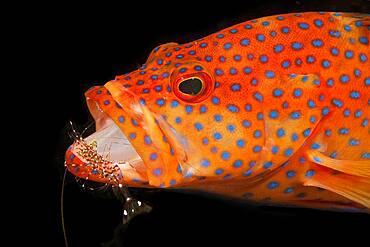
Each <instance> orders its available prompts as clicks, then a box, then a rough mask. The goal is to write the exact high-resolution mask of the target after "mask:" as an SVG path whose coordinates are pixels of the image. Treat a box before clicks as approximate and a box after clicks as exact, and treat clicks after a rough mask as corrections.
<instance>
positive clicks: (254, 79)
mask: <svg viewBox="0 0 370 247" xmlns="http://www.w3.org/2000/svg"><path fill="white" fill-rule="evenodd" d="M251 84H252V85H253V86H256V85H257V84H258V80H257V79H256V78H253V79H252V80H251Z"/></svg>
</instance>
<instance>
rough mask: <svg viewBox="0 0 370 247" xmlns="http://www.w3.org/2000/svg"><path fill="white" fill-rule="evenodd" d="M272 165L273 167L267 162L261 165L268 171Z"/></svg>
mask: <svg viewBox="0 0 370 247" xmlns="http://www.w3.org/2000/svg"><path fill="white" fill-rule="evenodd" d="M272 165H273V163H272V162H271V161H267V162H265V163H264V164H263V168H265V169H269V168H270V167H271V166H272Z"/></svg>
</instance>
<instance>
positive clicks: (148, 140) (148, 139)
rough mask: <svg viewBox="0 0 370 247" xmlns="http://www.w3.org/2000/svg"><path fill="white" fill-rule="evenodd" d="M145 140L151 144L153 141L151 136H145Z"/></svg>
mask: <svg viewBox="0 0 370 247" xmlns="http://www.w3.org/2000/svg"><path fill="white" fill-rule="evenodd" d="M144 142H145V144H148V145H149V144H151V143H152V140H151V139H150V137H149V136H144Z"/></svg>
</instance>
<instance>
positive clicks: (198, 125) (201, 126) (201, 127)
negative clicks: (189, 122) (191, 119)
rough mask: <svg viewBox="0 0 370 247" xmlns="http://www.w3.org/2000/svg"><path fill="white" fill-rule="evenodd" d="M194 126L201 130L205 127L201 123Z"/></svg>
mask: <svg viewBox="0 0 370 247" xmlns="http://www.w3.org/2000/svg"><path fill="white" fill-rule="evenodd" d="M194 127H195V129H196V130H198V131H201V130H202V129H203V125H202V124H201V123H195V124H194Z"/></svg>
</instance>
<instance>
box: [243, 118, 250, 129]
mask: <svg viewBox="0 0 370 247" xmlns="http://www.w3.org/2000/svg"><path fill="white" fill-rule="evenodd" d="M242 125H243V127H245V128H249V127H250V126H251V122H250V121H248V120H243V122H242Z"/></svg>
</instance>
